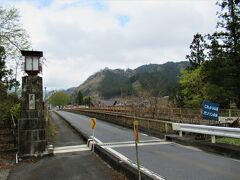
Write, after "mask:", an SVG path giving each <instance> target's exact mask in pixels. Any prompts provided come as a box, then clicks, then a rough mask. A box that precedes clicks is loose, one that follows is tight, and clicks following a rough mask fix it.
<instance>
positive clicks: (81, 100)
mask: <svg viewBox="0 0 240 180" xmlns="http://www.w3.org/2000/svg"><path fill="white" fill-rule="evenodd" d="M77 103H78V105H82V104H83V95H82V92H81V91H80V90H79V91H78V95H77Z"/></svg>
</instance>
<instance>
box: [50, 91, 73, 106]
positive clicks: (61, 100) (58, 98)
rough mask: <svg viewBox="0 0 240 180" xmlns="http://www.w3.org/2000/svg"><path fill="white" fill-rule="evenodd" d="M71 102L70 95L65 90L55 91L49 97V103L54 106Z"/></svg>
mask: <svg viewBox="0 0 240 180" xmlns="http://www.w3.org/2000/svg"><path fill="white" fill-rule="evenodd" d="M69 102H70V97H69V95H68V94H66V93H64V92H61V91H59V92H55V93H54V94H53V95H51V96H50V98H49V103H50V104H51V105H53V106H65V105H67V104H68V103H69Z"/></svg>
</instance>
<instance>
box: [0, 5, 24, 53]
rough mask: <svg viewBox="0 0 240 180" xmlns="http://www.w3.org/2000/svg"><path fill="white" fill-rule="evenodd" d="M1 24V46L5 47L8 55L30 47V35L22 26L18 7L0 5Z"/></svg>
mask: <svg viewBox="0 0 240 180" xmlns="http://www.w3.org/2000/svg"><path fill="white" fill-rule="evenodd" d="M0 26H1V28H0V40H1V41H0V46H3V47H4V48H5V50H6V53H7V55H10V56H16V55H18V54H19V53H20V52H19V49H28V48H29V41H28V35H27V33H26V31H25V30H24V29H23V28H22V25H21V23H20V16H19V12H18V10H17V9H15V8H10V9H4V8H3V7H1V6H0Z"/></svg>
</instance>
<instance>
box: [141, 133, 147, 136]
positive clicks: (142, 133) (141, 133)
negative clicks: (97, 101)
mask: <svg viewBox="0 0 240 180" xmlns="http://www.w3.org/2000/svg"><path fill="white" fill-rule="evenodd" d="M140 134H141V135H143V136H148V135H147V134H144V133H140Z"/></svg>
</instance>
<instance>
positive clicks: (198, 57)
mask: <svg viewBox="0 0 240 180" xmlns="http://www.w3.org/2000/svg"><path fill="white" fill-rule="evenodd" d="M205 50H206V41H205V40H204V37H203V36H202V35H201V34H199V33H197V34H195V35H194V36H193V41H192V44H191V45H190V55H187V56H186V59H188V60H189V62H190V65H191V66H190V67H191V68H192V69H195V68H197V67H198V66H199V65H201V64H202V63H203V62H204V61H205V59H206V55H205V53H204V51H205Z"/></svg>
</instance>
